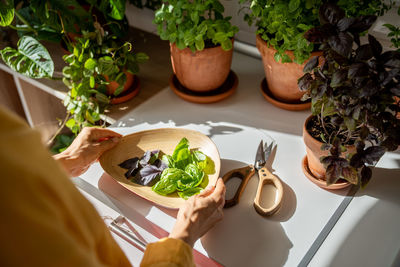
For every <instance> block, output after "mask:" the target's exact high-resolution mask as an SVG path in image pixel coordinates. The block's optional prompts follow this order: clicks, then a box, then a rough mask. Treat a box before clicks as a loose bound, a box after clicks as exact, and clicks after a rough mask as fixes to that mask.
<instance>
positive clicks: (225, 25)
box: [154, 0, 238, 52]
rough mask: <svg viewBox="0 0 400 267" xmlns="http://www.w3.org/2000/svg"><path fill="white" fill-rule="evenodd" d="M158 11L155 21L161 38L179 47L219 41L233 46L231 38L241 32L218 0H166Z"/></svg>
mask: <svg viewBox="0 0 400 267" xmlns="http://www.w3.org/2000/svg"><path fill="white" fill-rule="evenodd" d="M163 2H164V3H163V4H162V6H161V7H160V8H159V9H158V10H157V11H156V12H155V19H154V23H155V24H156V25H157V30H158V33H159V35H160V38H161V39H162V40H168V41H169V42H170V43H176V46H177V47H178V48H179V49H184V48H186V47H189V48H190V49H191V50H192V51H193V52H195V51H201V50H203V49H204V48H208V47H214V46H218V45H220V46H221V47H222V49H224V50H230V49H232V41H231V39H232V38H233V37H234V35H235V34H236V33H237V32H238V28H237V27H236V26H233V25H231V23H230V19H231V17H224V16H223V12H224V6H223V5H222V4H221V3H220V2H219V1H218V0H193V1H190V2H189V1H187V0H168V1H167V0H163Z"/></svg>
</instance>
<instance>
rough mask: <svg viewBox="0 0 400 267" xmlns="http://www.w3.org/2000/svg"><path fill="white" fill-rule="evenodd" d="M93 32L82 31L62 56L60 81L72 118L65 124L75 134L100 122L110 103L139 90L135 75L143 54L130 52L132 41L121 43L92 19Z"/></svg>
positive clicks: (128, 97) (118, 101)
mask: <svg viewBox="0 0 400 267" xmlns="http://www.w3.org/2000/svg"><path fill="white" fill-rule="evenodd" d="M95 28H96V31H94V32H83V37H81V38H77V39H76V43H75V44H74V48H73V53H72V54H70V55H65V56H64V60H65V62H66V63H67V64H68V66H66V67H64V69H63V76H64V78H63V82H64V83H65V85H67V86H68V88H69V89H70V91H69V93H68V95H67V96H66V98H65V100H64V105H65V106H66V108H67V112H68V113H69V114H70V116H71V118H69V120H67V121H66V126H67V127H68V128H70V129H71V130H72V132H73V133H75V134H77V133H79V132H80V130H81V129H82V127H84V126H93V125H99V124H100V125H101V124H102V123H104V122H102V121H101V117H100V116H101V115H102V114H103V111H104V109H105V108H106V106H107V105H108V104H109V103H112V104H118V103H122V102H125V101H127V100H129V99H131V98H132V97H134V96H135V95H136V94H137V93H138V91H139V80H138V77H136V76H135V74H136V73H138V71H139V64H140V63H142V62H144V61H146V60H147V59H148V56H147V55H146V54H144V53H133V51H132V44H131V43H129V42H121V41H120V40H119V39H117V38H115V36H113V35H109V34H108V33H107V31H104V29H103V28H102V27H101V26H100V25H99V24H98V23H97V22H95Z"/></svg>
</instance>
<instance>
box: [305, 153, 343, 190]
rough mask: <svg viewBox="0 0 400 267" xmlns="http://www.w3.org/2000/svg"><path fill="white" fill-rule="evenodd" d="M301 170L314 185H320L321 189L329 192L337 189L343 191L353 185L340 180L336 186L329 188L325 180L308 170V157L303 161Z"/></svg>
mask: <svg viewBox="0 0 400 267" xmlns="http://www.w3.org/2000/svg"><path fill="white" fill-rule="evenodd" d="M301 168H302V169H303V172H304V174H305V176H306V177H307V178H308V179H309V180H310V181H311V182H313V183H314V184H316V185H318V186H319V187H321V188H324V189H328V190H336V189H343V188H346V187H348V186H350V185H351V183H349V182H347V181H346V180H343V179H339V181H338V182H336V183H335V184H332V185H329V186H327V185H326V181H325V180H323V179H319V178H317V177H315V176H314V175H313V174H312V173H311V171H310V169H309V168H308V160H307V156H304V158H303V160H302V161H301Z"/></svg>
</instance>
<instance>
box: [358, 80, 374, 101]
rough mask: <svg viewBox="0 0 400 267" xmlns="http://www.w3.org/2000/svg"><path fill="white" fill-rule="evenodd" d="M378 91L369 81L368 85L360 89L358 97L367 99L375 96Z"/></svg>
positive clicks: (372, 82)
mask: <svg viewBox="0 0 400 267" xmlns="http://www.w3.org/2000/svg"><path fill="white" fill-rule="evenodd" d="M378 90H379V87H378V86H377V85H376V84H375V82H374V81H372V80H370V81H368V83H367V84H366V85H365V86H364V87H363V88H361V91H360V97H368V96H372V95H374V94H376V93H377V92H378Z"/></svg>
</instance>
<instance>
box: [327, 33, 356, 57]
mask: <svg viewBox="0 0 400 267" xmlns="http://www.w3.org/2000/svg"><path fill="white" fill-rule="evenodd" d="M328 44H329V45H330V47H331V48H332V49H333V50H334V51H336V52H337V53H338V54H340V55H342V56H344V57H346V58H348V57H349V55H350V52H351V49H352V45H353V37H351V35H350V34H348V33H345V32H339V34H338V35H332V36H330V37H329V39H328Z"/></svg>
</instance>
